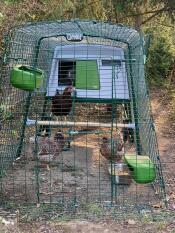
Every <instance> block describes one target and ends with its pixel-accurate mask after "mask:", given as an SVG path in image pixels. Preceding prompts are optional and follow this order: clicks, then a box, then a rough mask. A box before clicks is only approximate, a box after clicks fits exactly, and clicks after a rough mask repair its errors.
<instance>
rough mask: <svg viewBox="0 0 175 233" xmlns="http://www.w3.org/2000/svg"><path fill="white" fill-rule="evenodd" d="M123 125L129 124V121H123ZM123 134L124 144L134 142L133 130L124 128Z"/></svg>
mask: <svg viewBox="0 0 175 233" xmlns="http://www.w3.org/2000/svg"><path fill="white" fill-rule="evenodd" d="M123 123H124V124H129V120H128V119H125V120H123ZM122 134H123V141H124V142H127V141H128V142H131V143H133V142H134V131H133V129H130V128H127V127H124V128H123V129H122Z"/></svg>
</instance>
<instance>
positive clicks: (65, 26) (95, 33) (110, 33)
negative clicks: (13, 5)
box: [15, 20, 140, 47]
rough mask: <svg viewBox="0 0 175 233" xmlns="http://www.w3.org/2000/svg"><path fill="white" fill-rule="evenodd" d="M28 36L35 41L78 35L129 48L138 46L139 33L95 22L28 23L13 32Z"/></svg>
mask: <svg viewBox="0 0 175 233" xmlns="http://www.w3.org/2000/svg"><path fill="white" fill-rule="evenodd" d="M16 33H17V34H18V35H19V34H25V35H26V34H28V35H29V36H32V37H33V38H35V39H36V40H39V39H40V38H50V37H57V36H58V37H59V36H64V35H66V34H67V33H80V34H82V35H84V36H89V37H94V38H95V37H100V38H104V39H110V40H115V41H119V42H122V43H127V44H128V45H130V46H131V47H135V46H137V45H138V44H140V35H139V33H138V32H137V31H136V30H135V29H133V28H131V27H127V26H123V25H121V24H112V23H105V22H97V21H87V20H86V21H85V20H83V21H82V20H71V21H60V20H59V21H58V20H57V21H54V22H40V23H35V24H32V23H29V24H26V25H24V26H22V27H19V28H17V29H16V30H15V34H16Z"/></svg>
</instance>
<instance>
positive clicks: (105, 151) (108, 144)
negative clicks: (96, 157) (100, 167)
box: [100, 135, 124, 162]
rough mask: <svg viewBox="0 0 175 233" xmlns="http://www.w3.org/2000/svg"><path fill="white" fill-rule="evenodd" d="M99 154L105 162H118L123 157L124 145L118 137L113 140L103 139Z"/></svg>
mask: <svg viewBox="0 0 175 233" xmlns="http://www.w3.org/2000/svg"><path fill="white" fill-rule="evenodd" d="M100 153H101V155H102V156H103V157H105V158H106V159H107V160H112V161H115V162H119V161H120V160H121V159H122V157H123V155H124V144H123V140H122V138H121V136H120V135H117V136H116V137H114V138H108V137H103V138H102V144H101V147H100Z"/></svg>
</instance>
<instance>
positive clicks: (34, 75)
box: [11, 65, 44, 91]
mask: <svg viewBox="0 0 175 233" xmlns="http://www.w3.org/2000/svg"><path fill="white" fill-rule="evenodd" d="M43 81H44V72H43V71H42V70H40V69H36V68H33V67H31V66H25V65H16V66H15V67H14V68H13V69H12V71H11V84H12V86H14V87H16V88H19V89H22V90H25V91H34V90H35V89H39V88H40V87H41V86H42V84H43Z"/></svg>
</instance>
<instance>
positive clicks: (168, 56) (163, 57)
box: [146, 35, 173, 84]
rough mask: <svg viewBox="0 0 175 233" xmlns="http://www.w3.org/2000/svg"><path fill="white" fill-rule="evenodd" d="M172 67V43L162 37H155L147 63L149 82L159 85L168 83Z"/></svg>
mask: <svg viewBox="0 0 175 233" xmlns="http://www.w3.org/2000/svg"><path fill="white" fill-rule="evenodd" d="M172 66H173V51H172V50H171V44H170V42H169V41H168V40H167V39H166V38H165V37H163V36H160V35H159V36H158V37H154V38H153V41H152V44H151V47H150V49H149V57H148V60H147V63H146V71H147V77H148V81H149V82H151V83H153V82H154V83H157V84H160V83H163V82H166V81H167V78H168V76H169V74H170V72H171V70H172Z"/></svg>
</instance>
